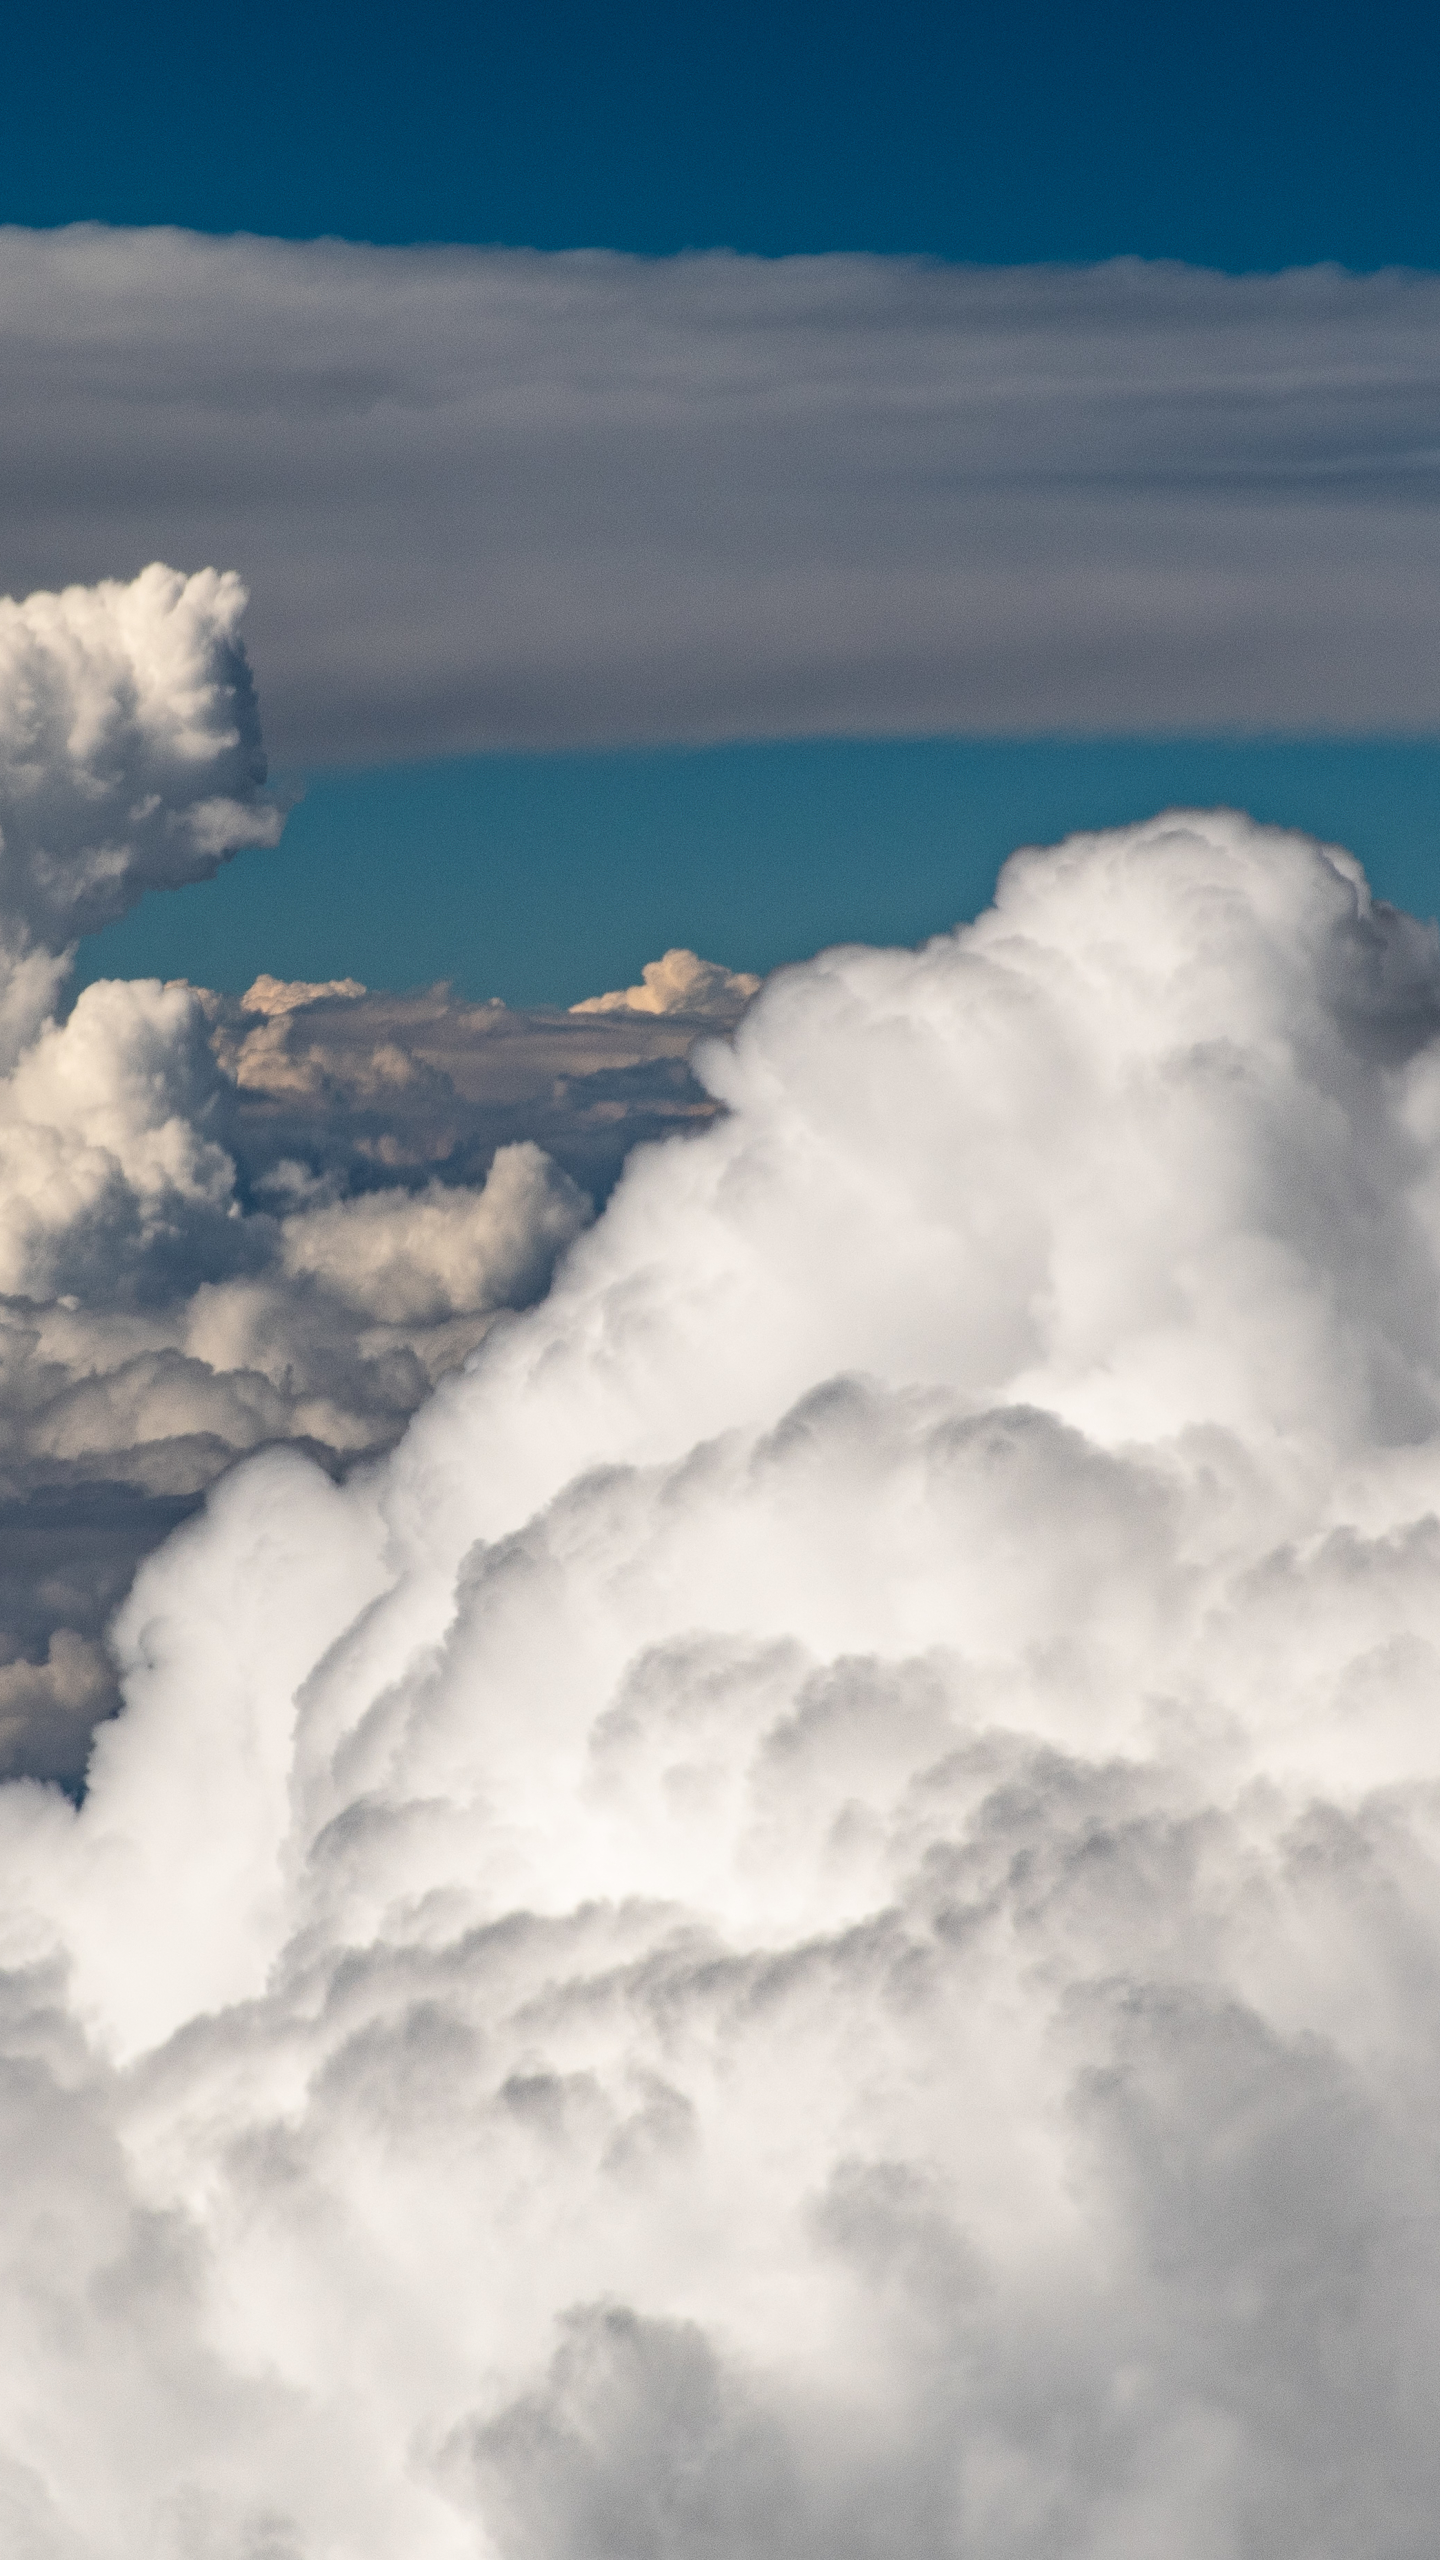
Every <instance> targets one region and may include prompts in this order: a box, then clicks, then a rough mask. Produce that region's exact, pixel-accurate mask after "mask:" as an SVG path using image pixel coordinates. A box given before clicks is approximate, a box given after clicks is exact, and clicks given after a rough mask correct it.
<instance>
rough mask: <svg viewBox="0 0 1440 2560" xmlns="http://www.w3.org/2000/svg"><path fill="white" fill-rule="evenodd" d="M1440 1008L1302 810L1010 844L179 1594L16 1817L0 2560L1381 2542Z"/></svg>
mask: <svg viewBox="0 0 1440 2560" xmlns="http://www.w3.org/2000/svg"><path fill="white" fill-rule="evenodd" d="M1437 1022H1440V953H1437V949H1436V944H1435V940H1434V937H1433V935H1431V934H1430V933H1429V932H1427V931H1422V929H1421V928H1420V927H1418V926H1416V925H1414V924H1412V923H1411V922H1410V921H1409V920H1408V919H1406V918H1404V917H1401V916H1398V915H1396V914H1394V913H1393V912H1392V911H1390V910H1387V909H1384V908H1379V907H1374V906H1372V904H1371V902H1370V900H1369V898H1368V895H1367V893H1366V891H1365V888H1364V884H1363V881H1362V880H1361V878H1360V876H1359V874H1358V872H1357V871H1356V869H1355V867H1354V865H1353V864H1351V863H1350V862H1349V861H1348V860H1347V859H1346V858H1345V857H1344V856H1340V855H1335V854H1332V853H1329V852H1326V851H1324V850H1322V849H1320V848H1317V847H1316V846H1314V845H1312V844H1310V843H1308V842H1306V841H1303V840H1301V839H1299V838H1294V837H1287V836H1282V835H1279V834H1275V833H1264V832H1261V831H1258V830H1256V829H1253V828H1251V827H1250V826H1249V825H1248V824H1247V823H1246V822H1244V821H1242V820H1240V819H1236V818H1228V817H1224V816H1220V817H1206V818H1172V819H1167V820H1162V821H1157V822H1156V823H1155V824H1154V825H1152V826H1149V827H1146V828H1140V829H1136V830H1133V831H1130V832H1128V833H1126V834H1123V835H1116V836H1110V837H1101V838H1095V839H1089V840H1076V841H1074V842H1072V843H1070V844H1068V845H1066V846H1065V847H1062V848H1061V849H1060V851H1059V852H1058V853H1054V854H1049V855H1024V856H1021V857H1019V858H1018V859H1017V860H1016V861H1015V862H1014V863H1013V864H1012V865H1011V866H1010V868H1009V869H1008V871H1007V872H1006V874H1005V875H1004V878H1003V880H1002V883H1001V888H1000V893H999V896H998V899H997V903H996V905H995V907H994V909H993V910H992V911H991V912H990V913H989V914H987V915H986V916H984V917H982V918H981V920H980V921H979V923H978V924H977V925H975V926H974V927H972V928H969V929H967V930H964V931H962V932H960V933H958V934H956V935H955V936H954V937H952V938H947V939H944V940H941V941H939V942H936V943H934V944H932V945H930V946H929V947H928V948H927V949H925V950H923V951H921V952H919V953H915V954H912V953H907V952H875V951H841V952H837V953H832V954H829V955H827V956H826V957H824V958H822V959H821V960H818V961H816V962H814V963H813V964H811V965H810V966H808V967H806V968H804V969H799V970H794V971H790V972H787V973H785V974H784V975H782V976H781V977H780V978H778V979H777V980H775V981H772V982H771V984H770V986H769V987H768V988H767V989H766V990H765V991H764V992H763V993H762V995H761V996H760V998H759V999H758V1001H757V1002H756V1004H755V1005H754V1006H753V1008H752V1009H751V1011H750V1013H749V1014H748V1016H747V1017H746V1019H745V1022H744V1024H743V1025H742V1027H741V1029H740V1031H739V1033H738V1034H737V1036H736V1038H735V1041H734V1044H733V1046H724V1045H721V1044H719V1043H716V1044H715V1045H714V1046H713V1047H712V1048H711V1049H710V1050H709V1052H708V1054H707V1057H706V1063H705V1070H704V1071H705V1073H706V1074H707V1076H708V1077H709V1079H710V1081H711V1083H712V1085H713V1087H714V1089H715V1090H716V1091H717V1092H719V1093H720V1094H722V1095H723V1096H724V1098H725V1100H726V1101H727V1103H728V1104H729V1105H730V1106H731V1108H730V1114H729V1116H728V1117H727V1118H725V1119H724V1120H722V1121H720V1122H718V1123H716V1124H715V1125H714V1126H713V1127H712V1128H711V1129H710V1130H709V1131H708V1133H706V1134H705V1135H703V1136H701V1137H699V1138H697V1139H696V1140H695V1141H694V1142H693V1143H691V1144H689V1145H685V1146H671V1147H667V1148H663V1149H659V1150H653V1151H650V1152H648V1153H646V1154H643V1155H641V1156H640V1157H638V1158H636V1159H635V1160H633V1162H632V1164H631V1166H630V1169H629V1171H628V1172H627V1174H626V1176H625V1178H624V1180H623V1182H622V1184H621V1187H620V1189H619V1191H618V1192H617V1194H616V1195H615V1197H614V1199H613V1201H612V1203H611V1205H610V1207H609V1209H608V1210H607V1212H606V1214H605V1215H604V1217H603V1218H602V1219H601V1220H600V1221H599V1222H598V1223H597V1224H596V1225H595V1226H594V1227H593V1228H592V1230H591V1231H590V1233H589V1234H588V1235H587V1236H586V1237H584V1238H583V1239H582V1240H581V1241H580V1242H579V1243H578V1244H577V1245H576V1246H575V1247H574V1248H573V1249H572V1251H571V1253H570V1256H569V1258H568V1260H567V1261H566V1263H565V1264H564V1266H563V1268H562V1271H561V1275H560V1278H559V1280H558V1283H557V1285H556V1287H555V1288H554V1290H553V1291H552V1293H551V1295H550V1296H549V1297H548V1298H547V1299H546V1300H545V1301H544V1302H543V1303H542V1304H541V1305H540V1306H539V1307H537V1308H535V1309H533V1310H532V1311H531V1312H530V1313H529V1314H527V1315H524V1316H521V1317H518V1318H515V1319H513V1320H509V1321H507V1322H505V1323H503V1324H502V1325H500V1326H497V1327H495V1328H494V1329H492V1331H491V1332H490V1333H489V1335H488V1336H487V1338H486V1340H485V1342H484V1344H483V1345H482V1347H481V1349H480V1350H479V1352H478V1353H477V1354H476V1355H475V1357H474V1358H473V1359H472V1361H471V1362H470V1364H469V1365H468V1366H467V1368H466V1369H465V1371H464V1372H463V1373H462V1374H459V1375H456V1376H453V1377H451V1378H450V1379H448V1380H447V1381H445V1382H444V1383H443V1384H442V1385H441V1387H440V1388H439V1389H438V1391H437V1393H436V1394H435V1396H434V1397H433V1398H432V1400H431V1401H430V1402H429V1404H428V1405H427V1406H426V1407H425V1409H424V1410H423V1412H422V1413H421V1414H420V1416H419V1417H418V1419H417V1420H416V1422H415V1423H414V1424H413V1425H412V1427H411V1429H410V1431H409V1433H408V1435H407V1437H406V1438H405V1440H404V1441H403V1442H402V1443H401V1445H400V1446H399V1448H398V1449H397V1450H396V1451H395V1453H394V1454H393V1456H391V1457H390V1458H389V1459H388V1460H386V1461H385V1462H384V1463H383V1464H382V1465H380V1466H379V1467H377V1468H374V1469H371V1470H369V1471H367V1472H365V1473H363V1474H362V1475H360V1476H357V1477H352V1479H351V1481H350V1482H349V1484H348V1485H346V1486H345V1487H344V1488H337V1487H336V1486H334V1485H333V1484H331V1483H330V1482H329V1481H328V1480H327V1479H326V1478H324V1477H323V1476H322V1475H321V1474H320V1473H319V1472H318V1471H317V1470H315V1469H312V1468H311V1467H309V1466H308V1465H307V1464H306V1463H305V1462H304V1461H303V1460H302V1459H300V1458H298V1457H296V1456H294V1455H291V1454H269V1455H266V1456H264V1457H261V1458H259V1459H257V1460H256V1461H254V1462H253V1463H252V1464H251V1465H250V1466H248V1467H245V1468H242V1469H240V1470H239V1471H238V1472H237V1473H235V1474H233V1475H232V1476H231V1477H230V1478H229V1479H228V1480H227V1482H226V1484H225V1485H224V1486H223V1487H222V1488H221V1490H220V1491H219V1492H218V1493H217V1494H216V1495H215V1496H214V1497H213V1498H212V1502H211V1506H210V1510H209V1513H208V1516H207V1517H206V1518H205V1519H204V1520H203V1521H202V1522H197V1523H195V1524H193V1525H192V1526H191V1527H190V1528H188V1529H187V1530H185V1531H184V1532H182V1533H181V1534H180V1536H179V1537H178V1538H177V1539H176V1540H175V1541H174V1542H173V1543H172V1545H171V1546H170V1547H169V1548H167V1549H165V1550H163V1551H162V1552H161V1553H160V1554H159V1555H157V1556H156V1557H155V1558H154V1559H152V1561H151V1562H150V1564H149V1565H148V1566H147V1567H146V1568H145V1569H144V1571H143V1572H142V1575H141V1577H140V1580H139V1583H138V1585H137V1587H136V1589H135V1592H134V1594H133V1596H132V1598H131V1600H130V1602H129V1603H128V1605H127V1608H126V1611H125V1614H124V1618H123V1621H122V1628H121V1642H122V1645H123V1648H124V1651H125V1654H126V1658H127V1662H128V1666H129V1667H128V1673H127V1693H128V1698H129V1706H128V1711H127V1713H126V1715H125V1716H124V1717H123V1718H122V1719H121V1720H120V1721H119V1722H118V1723H115V1724H112V1725H111V1726H109V1727H107V1728H106V1729H105V1730H104V1732H103V1734H102V1737H101V1739H100V1742H99V1744H98V1748H97V1756H96V1761H95V1765H94V1772H93V1784H92V1788H91V1792H90V1795H89V1798H88V1800H87V1802H86V1804H85V1806H84V1808H83V1810H81V1811H79V1812H78V1813H77V1812H76V1811H75V1810H74V1808H73V1807H72V1806H70V1805H69V1804H68V1803H67V1802H65V1801H64V1800H63V1799H61V1798H59V1797H57V1796H55V1795H53V1794H50V1793H47V1792H46V1791H43V1790H40V1789H36V1788H12V1789H9V1790H7V1791H5V1793H4V1796H3V1799H0V1820H3V1830H4V1840H3V1870H0V1871H3V1875H4V1878H5V1885H4V1904H3V1910H4V1915H5V1931H6V1939H7V1953H8V1957H9V1961H10V1964H11V1967H12V1970H11V1972H10V1974H9V1976H8V1978H7V1987H6V1993H5V1998H6V2004H7V2005H6V2008H5V2012H4V2024H3V2031H0V2032H3V2040H4V2051H5V2055H6V2064H7V2067H6V2072H5V2078H4V2088H5V2093H6V2095H5V2104H6V2106H7V2109H8V2127H9V2130H8V2134H7V2162H8V2164H9V2166H8V2177H7V2191H6V2200H5V2205H4V2210H3V2217H0V2230H3V2235H4V2248H5V2251H6V2265H5V2268H4V2271H3V2276H0V2356H3V2359H4V2362H3V2370H4V2373H5V2376H6V2393H5V2404H6V2406H5V2415H4V2418H3V2420H0V2428H3V2440H4V2443H5V2445H6V2449H7V2453H8V2458H9V2468H8V2470H7V2471H6V2473H5V2474H4V2486H3V2490H0V2503H3V2511H4V2513H5V2516H6V2520H7V2532H8V2540H9V2543H10V2546H11V2547H12V2548H16V2549H19V2550H23V2551H24V2552H26V2553H27V2554H35V2555H42V2554H43V2555H45V2560H50V2555H52V2554H54V2555H57V2560H59V2555H64V2560H112V2555H113V2560H130V2555H132V2554H133V2553H135V2552H136V2551H139V2550H144V2551H146V2552H147V2553H152V2554H155V2555H157V2560H171V2555H174V2560H179V2555H182V2554H183V2555H186V2560H190V2555H204V2556H205V2560H212V2555H213V2560H220V2556H221V2555H224V2560H232V2555H233V2560H240V2555H242V2554H243V2555H247V2560H258V2555H259V2554H261V2553H264V2554H266V2555H275V2560H280V2555H282V2554H283V2555H285V2560H298V2555H300V2554H302V2553H303V2554H306V2555H310V2554H315V2555H319V2554H337V2555H338V2554H343V2555H345V2560H371V2555H373V2560H393V2555H394V2554H396V2553H397V2552H403V2553H404V2554H405V2555H406V2560H460V2555H462V2554H463V2555H466V2560H473V2555H477V2554H480V2555H498V2560H700V2555H702V2554H703V2555H704V2560H781V2555H782V2554H783V2555H784V2560H797V2556H798V2560H806V2556H807V2555H813V2560H822V2555H823V2560H901V2556H902V2555H903V2560H934V2556H935V2555H937V2554H941V2553H945V2554H950V2553H953V2554H955V2555H957V2560H958V2555H960V2554H961V2553H983V2554H984V2555H986V2560H1022V2555H1023V2560H1042V2555H1044V2560H1053V2555H1055V2554H1058V2553H1064V2554H1067V2555H1068V2554H1075V2555H1086V2560H1113V2555H1116V2554H1121V2553H1126V2554H1128V2553H1134V2554H1137V2555H1139V2554H1141V2553H1144V2554H1147V2555H1148V2554H1150V2553H1153V2552H1156V2551H1162V2550H1163V2551H1164V2552H1166V2553H1167V2554H1174V2555H1177V2560H1215V2555H1218V2554H1220V2553H1255V2554H1259V2553H1261V2552H1263V2553H1265V2554H1266V2555H1267V2560H1269V2555H1289V2556H1290V2560H1317V2555H1330V2556H1331V2560H1357V2555H1371V2554H1373V2555H1376V2560H1379V2555H1381V2554H1384V2555H1386V2560H1393V2555H1399V2554H1404V2555H1407V2560H1408V2555H1412V2554H1413V2555H1415V2560H1419V2556H1420V2555H1421V2554H1422V2553H1428V2551H1429V2549H1430V2547H1431V2544H1432V2541H1433V2517H1434V2513H1435V2506H1436V2498H1437V2492H1440V2455H1437V2451H1436V2440H1435V2429H1434V2422H1433V2412H1434V2403H1435V2396H1436V2390H1437V2386H1440V2344H1437V2338H1436V2329H1435V2319H1434V2310H1433V2305H1434V2301H1435V2296H1436V2276H1437V2272H1440V2270H1437V2267H1436V2264H1435V2260H1436V2255H1437V2228H1440V2226H1437V2222H1436V2217H1435V2212H1434V2194H1435V2175H1436V2165H1437V2164H1436V2160H1435V2136H1434V2123H1435V2115H1436V2105H1435V2100H1436V2093H1437V2063H1440V2056H1437V2050H1436V2026H1435V2021H1436V2017H1437V2015H1440V2006H1437V1999H1436V1989H1437V1974H1440V1868H1437V1864H1436V1850H1437V1845H1440V1843H1437V1835H1436V1811H1435V1808H1436V1804H1437V1801H1440V1798H1437V1791H1436V1782H1437V1779H1440V1732H1437V1723H1436V1704H1437V1650H1436V1648H1437V1642H1440V1578H1437V1572H1436V1567H1437V1563H1440V1528H1437V1523H1436V1511H1437V1495H1440V1375H1437V1355H1436V1345H1437V1340H1440V1334H1437V1322H1436V1319H1437V1312H1440V1304H1437V1301H1440V1050H1437V1048H1436V1045H1435V1042H1434V1033H1435V1030H1436V1028H1437ZM6 2502H8V2503H6Z"/></svg>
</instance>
